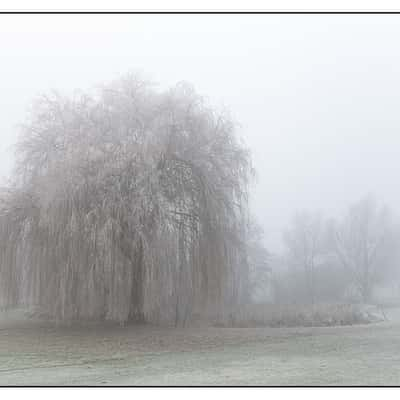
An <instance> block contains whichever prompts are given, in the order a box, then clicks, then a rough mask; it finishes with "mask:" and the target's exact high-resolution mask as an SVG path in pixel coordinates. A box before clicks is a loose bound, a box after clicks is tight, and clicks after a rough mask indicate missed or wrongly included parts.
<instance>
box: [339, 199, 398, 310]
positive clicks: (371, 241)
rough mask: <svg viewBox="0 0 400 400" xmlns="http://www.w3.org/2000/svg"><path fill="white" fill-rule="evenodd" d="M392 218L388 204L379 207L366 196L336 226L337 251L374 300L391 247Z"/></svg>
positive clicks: (363, 292) (360, 287) (363, 295)
mask: <svg viewBox="0 0 400 400" xmlns="http://www.w3.org/2000/svg"><path fill="white" fill-rule="evenodd" d="M390 233H391V219H390V215H389V211H388V209H387V208H386V207H381V208H380V207H378V205H377V203H376V201H375V200H374V199H373V198H372V197H369V196H368V197H365V198H363V199H361V200H360V201H359V202H358V203H356V204H354V205H353V206H351V207H350V209H349V211H348V214H347V216H346V217H345V218H344V219H343V221H342V222H341V223H339V224H336V226H335V228H334V235H335V251H336V254H337V257H338V258H339V260H340V262H341V263H342V265H343V266H344V267H345V268H346V270H347V271H349V273H350V274H351V278H352V281H353V282H354V284H355V285H356V287H357V289H358V291H359V293H360V295H361V298H362V300H363V301H364V302H365V303H368V302H370V301H371V296H372V290H373V286H374V284H376V281H377V278H378V274H379V268H380V267H382V268H383V263H384V259H385V257H386V255H387V254H389V253H388V251H389V249H388V248H387V245H388V244H390V243H393V241H390V240H389V239H390Z"/></svg>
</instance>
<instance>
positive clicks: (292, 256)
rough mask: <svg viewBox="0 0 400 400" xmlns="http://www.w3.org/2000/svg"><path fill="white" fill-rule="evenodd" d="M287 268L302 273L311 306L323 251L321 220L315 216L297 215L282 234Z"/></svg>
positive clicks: (313, 301)
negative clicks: (317, 270)
mask: <svg viewBox="0 0 400 400" xmlns="http://www.w3.org/2000/svg"><path fill="white" fill-rule="evenodd" d="M284 243H285V245H286V249H287V258H288V263H289V266H290V267H292V268H295V269H297V270H298V271H301V272H302V275H303V277H304V283H305V288H306V290H307V297H308V300H309V302H310V303H311V304H314V303H315V297H316V269H317V267H318V264H319V263H320V262H321V257H322V254H323V251H324V235H323V223H322V219H321V217H320V216H319V215H317V214H310V213H307V212H302V213H298V214H296V215H295V217H294V218H293V221H292V225H291V227H290V228H289V229H287V230H286V231H285V233H284Z"/></svg>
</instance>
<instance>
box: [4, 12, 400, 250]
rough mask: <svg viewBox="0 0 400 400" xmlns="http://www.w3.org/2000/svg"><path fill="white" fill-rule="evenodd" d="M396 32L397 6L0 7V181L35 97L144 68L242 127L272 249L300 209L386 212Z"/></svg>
mask: <svg viewBox="0 0 400 400" xmlns="http://www.w3.org/2000/svg"><path fill="white" fill-rule="evenodd" d="M399 39H400V15H77V16H73V15H41V16H37V15H36V16H35V15H24V16H23V15H19V16H7V15H1V16H0V57H1V58H0V65H1V73H0V89H1V91H0V107H1V110H2V112H1V115H0V133H1V138H0V139H1V140H0V157H1V158H0V177H1V180H2V181H3V182H4V181H5V180H6V178H7V177H8V175H9V173H10V170H11V166H12V157H13V152H12V144H13V143H14V142H15V139H16V135H17V124H19V123H21V122H23V121H24V119H25V117H26V111H27V109H28V106H29V104H30V102H31V101H32V99H33V98H34V96H36V95H37V94H40V93H43V92H46V91H49V90H51V89H53V88H55V89H58V90H60V91H61V92H63V93H69V92H70V91H72V90H73V89H86V88H90V87H92V86H94V85H96V84H99V83H102V82H104V81H109V80H112V79H115V78H117V77H119V76H120V75H122V74H124V73H126V72H130V71H142V72H143V73H144V75H145V76H146V77H147V78H149V79H151V80H154V81H155V82H157V83H159V85H160V87H161V88H166V87H168V86H171V85H174V84H175V83H177V82H179V81H182V80H185V81H189V82H191V83H192V84H193V85H194V87H195V88H196V90H197V91H198V92H199V93H200V94H202V95H204V96H205V97H206V99H207V100H208V101H209V102H210V103H211V104H213V105H215V106H217V107H219V108H221V109H224V108H225V109H228V110H230V112H231V114H232V116H233V117H234V118H235V120H237V121H238V122H239V123H240V134H241V135H242V136H243V137H244V139H245V141H246V143H247V144H248V146H249V147H250V148H251V150H252V152H253V160H254V166H255V168H256V170H257V174H258V177H257V182H256V184H255V185H254V187H253V189H252V203H253V210H254V213H255V214H256V216H257V217H258V219H259V221H260V222H261V224H262V226H263V227H264V229H265V242H266V245H267V246H268V248H269V249H270V250H279V248H280V240H281V231H282V229H283V228H284V227H285V226H286V225H287V223H288V221H289V220H290V218H291V216H292V215H293V213H294V212H295V211H296V210H297V209H311V210H313V209H316V210H319V211H321V212H322V213H323V214H325V215H332V216H336V215H338V214H340V213H342V212H343V210H344V209H345V208H346V207H347V206H348V204H349V203H351V202H353V201H355V200H358V198H359V197H360V196H363V195H364V194H366V193H375V194H376V196H377V197H378V198H379V199H380V200H382V201H383V202H386V203H387V204H388V205H390V206H391V207H392V208H393V209H395V210H396V208H398V204H400V193H399V190H398V183H397V180H396V178H397V171H399V170H400V157H399V148H400V135H399V133H400V113H399V110H398V108H399V100H398V96H399V93H400V74H399V71H400V56H399Z"/></svg>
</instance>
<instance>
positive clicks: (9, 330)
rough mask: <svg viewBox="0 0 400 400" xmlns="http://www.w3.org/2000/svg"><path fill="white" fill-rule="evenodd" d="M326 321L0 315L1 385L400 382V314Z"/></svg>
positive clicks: (369, 383)
mask: <svg viewBox="0 0 400 400" xmlns="http://www.w3.org/2000/svg"><path fill="white" fill-rule="evenodd" d="M387 314H388V319H389V321H387V322H381V323H374V324H368V325H357V326H355V325H354V326H344V327H329V328H235V329H232V328H201V329H199V328H186V329H174V328H160V327H153V326H137V325H132V326H126V327H120V326H113V325H107V326H104V325H103V326H100V325H91V326H80V327H78V326H73V327H55V326H53V325H51V324H48V323H43V322H37V321H36V322H35V321H29V322H27V321H19V320H18V319H17V318H11V317H10V316H9V315H8V317H7V318H4V317H3V318H2V319H0V385H284V386H286V385H400V318H399V317H398V315H400V313H399V312H398V310H392V311H389V310H388V311H387Z"/></svg>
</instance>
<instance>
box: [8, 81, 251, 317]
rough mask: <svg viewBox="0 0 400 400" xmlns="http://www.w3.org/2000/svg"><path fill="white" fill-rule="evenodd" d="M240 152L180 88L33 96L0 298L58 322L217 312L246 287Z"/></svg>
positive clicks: (245, 171) (131, 85) (222, 123)
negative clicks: (42, 311) (33, 308)
mask: <svg viewBox="0 0 400 400" xmlns="http://www.w3.org/2000/svg"><path fill="white" fill-rule="evenodd" d="M251 174H252V167H251V161H250V155H249V151H248V150H247V149H246V147H245V146H244V145H243V144H242V142H241V141H240V140H239V139H238V137H237V135H236V133H235V125H234V123H233V122H232V121H231V119H230V118H229V117H227V116H225V115H222V114H219V113H216V112H215V111H214V110H212V109H211V108H209V107H207V105H206V104H205V103H204V101H203V100H202V98H201V97H200V96H198V95H197V94H196V93H195V91H194V90H193V88H192V87H191V86H190V85H188V84H186V83H181V84H178V85H176V86H175V87H173V88H172V89H170V90H167V91H159V90H156V89H154V86H153V85H152V84H151V83H148V82H145V81H143V80H141V79H138V78H137V77H135V76H127V77H124V78H123V79H120V80H118V81H115V82H112V83H110V84H108V85H104V86H102V87H101V88H100V89H99V90H96V91H95V92H94V93H90V92H88V93H78V94H75V95H74V96H72V97H64V96H61V95H59V94H57V93H52V94H51V95H48V96H42V97H41V98H39V99H38V100H37V101H36V102H35V103H34V107H33V108H32V113H31V115H30V118H29V121H28V122H27V123H26V124H25V125H24V126H23V128H22V131H21V134H20V137H19V140H18V144H17V165H16V168H15V174H14V179H13V183H12V185H10V187H8V188H7V189H5V190H3V192H2V194H1V204H0V300H1V304H2V305H3V306H11V305H16V304H24V305H35V306H40V307H44V308H46V310H47V311H48V312H49V313H50V314H51V315H53V316H54V317H56V318H57V319H60V320H73V319H109V320H115V321H120V322H124V321H127V320H129V319H136V320H137V319H140V320H142V319H145V320H150V321H156V322H162V321H165V322H174V323H176V324H179V323H184V322H185V321H186V320H187V319H188V318H191V316H193V315H194V314H196V313H206V314H207V315H212V316H213V317H217V318H225V317H226V316H227V315H229V313H231V312H232V310H233V308H234V307H235V304H237V303H238V302H239V301H242V300H243V299H244V298H246V296H247V295H248V293H247V290H248V266H247V255H246V246H245V237H246V231H247V226H246V224H247V221H248V219H247V196H248V182H249V178H250V177H251Z"/></svg>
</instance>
